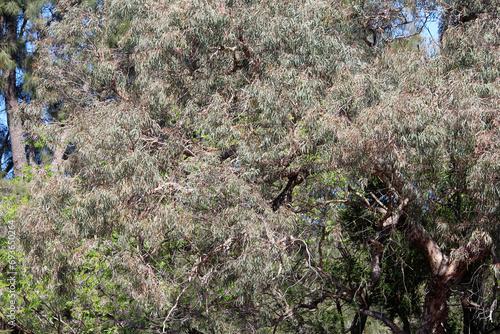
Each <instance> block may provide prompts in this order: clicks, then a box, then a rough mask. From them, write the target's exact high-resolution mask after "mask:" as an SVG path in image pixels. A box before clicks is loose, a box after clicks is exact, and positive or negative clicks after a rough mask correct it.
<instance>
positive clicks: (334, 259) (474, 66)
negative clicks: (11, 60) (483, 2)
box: [18, 0, 500, 333]
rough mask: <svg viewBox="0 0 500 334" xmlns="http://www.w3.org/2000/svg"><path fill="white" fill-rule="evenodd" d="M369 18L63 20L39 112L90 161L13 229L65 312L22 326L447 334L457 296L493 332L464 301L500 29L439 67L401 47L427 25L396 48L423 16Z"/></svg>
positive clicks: (346, 9)
mask: <svg viewBox="0 0 500 334" xmlns="http://www.w3.org/2000/svg"><path fill="white" fill-rule="evenodd" d="M377 3H378V2H377ZM367 4H371V3H368V2H359V3H358V2H356V1H353V2H345V1H320V0H318V1H303V2H267V1H246V2H238V1H220V2H204V1H196V0H193V1H182V2H163V1H154V0H148V1H122V2H118V1H89V2H79V3H72V2H65V1H62V2H61V3H60V5H59V7H56V8H55V9H54V10H55V12H56V13H57V11H61V12H64V17H63V18H62V20H61V21H60V22H57V23H55V24H53V25H50V26H48V27H47V28H46V29H47V30H46V31H45V33H44V34H45V36H46V38H44V39H43V40H41V41H40V43H39V46H38V47H39V52H40V57H39V59H38V61H37V67H36V69H37V71H36V73H35V74H36V76H37V78H38V79H37V80H38V81H39V82H40V83H41V86H40V90H39V94H40V96H42V97H44V99H43V100H38V101H35V102H34V103H31V104H30V105H28V106H26V107H25V108H24V112H25V114H26V115H29V116H30V117H32V119H33V120H34V121H29V120H27V126H28V128H29V129H30V131H33V132H34V133H36V134H37V135H38V136H40V137H44V138H45V137H55V136H56V135H57V134H58V133H59V135H60V136H61V137H63V136H64V137H63V138H62V140H61V141H62V142H71V143H72V144H73V145H74V147H75V152H74V153H73V154H71V155H70V156H69V159H68V160H67V161H64V162H61V163H60V164H59V163H58V165H57V167H56V168H53V171H56V172H48V171H47V170H45V169H39V170H36V169H35V170H34V171H33V179H32V181H31V182H30V183H29V185H30V186H31V198H30V201H29V202H28V203H27V204H26V205H25V206H24V207H23V208H22V209H21V210H20V215H19V220H18V226H19V233H20V235H21V241H22V243H23V246H24V249H25V251H26V257H25V260H24V261H25V262H24V266H25V268H26V273H27V274H29V275H33V277H34V279H33V282H30V281H26V282H25V286H24V289H26V291H39V292H40V293H39V294H40V295H42V294H48V292H47V291H51V290H53V291H57V292H58V293H57V294H50V297H48V298H45V299H44V300H41V299H40V298H39V297H37V296H35V295H29V296H26V300H25V303H26V305H25V306H26V312H24V313H23V317H24V318H23V319H24V322H23V325H24V326H26V327H27V328H30V330H31V331H37V328H38V330H40V331H44V332H47V331H49V332H50V331H55V328H57V330H59V331H62V332H79V333H83V332H91V331H101V332H102V331H104V330H105V329H106V330H111V329H113V328H114V329H118V328H122V329H121V330H122V331H126V330H128V331H134V330H135V331H137V332H141V331H142V332H146V331H160V332H172V333H174V332H180V331H186V332H195V333H196V332H200V331H201V332H269V331H272V332H344V331H346V330H349V331H351V332H352V333H361V332H363V330H364V329H365V327H366V322H367V319H368V318H373V319H375V320H377V321H380V323H381V324H383V325H385V326H388V327H389V328H390V329H391V330H392V331H393V332H396V333H401V332H403V331H405V332H413V331H416V332H417V333H444V332H445V330H447V328H449V326H448V325H447V318H448V313H449V306H448V300H449V298H450V297H451V296H452V295H453V296H454V295H458V296H460V297H461V298H462V301H463V302H464V303H465V302H469V304H468V305H469V306H471V305H472V306H474V305H477V307H479V308H482V309H480V310H479V311H481V312H486V311H487V310H491V312H492V314H494V313H495V312H496V308H495V307H494V305H496V300H495V299H494V298H496V297H495V294H491V295H485V296H484V297H485V298H483V301H484V303H482V305H479V304H478V303H476V302H474V300H473V298H471V297H474V296H470V295H469V294H468V291H469V290H468V289H467V285H464V286H465V287H466V288H462V285H460V284H462V283H464V282H463V278H465V277H470V276H471V275H472V274H473V272H471V270H472V269H475V268H477V267H480V266H483V267H484V266H485V264H486V263H487V261H488V259H490V258H491V250H492V247H493V243H494V242H495V241H494V240H495V239H494V238H492V236H494V235H495V233H496V232H498V231H497V228H498V209H499V204H500V203H499V196H498V192H499V183H498V175H500V174H499V173H500V164H499V161H500V160H499V157H500V155H499V138H500V137H499V132H498V131H499V127H498V126H499V122H500V119H499V117H500V116H499V114H500V113H499V112H498V111H499V110H498V102H499V101H498V97H499V94H498V93H499V79H498V78H499V73H498V71H499V70H498V67H497V66H495V65H494V64H496V63H498V60H499V59H498V58H499V54H498V52H497V50H498V46H499V35H498V33H497V32H498V29H499V22H498V19H491V18H495V16H494V15H496V14H495V13H490V14H488V15H491V17H489V19H481V18H479V19H478V20H473V21H469V22H466V23H464V25H463V26H460V27H451V28H449V29H448V30H447V31H446V33H445V34H444V35H443V39H442V43H443V47H444V50H445V51H444V52H442V53H441V54H440V55H438V56H436V57H435V58H433V59H428V58H429V57H428V54H427V52H426V51H425V50H419V49H418V48H412V47H405V46H404V45H401V44H397V41H394V39H398V36H401V37H404V36H407V37H408V36H410V35H412V32H411V29H417V30H418V29H420V27H421V26H419V25H418V24H420V22H425V17H427V15H428V14H427V13H426V12H425V11H424V12H423V13H424V14H425V15H424V17H423V18H420V19H419V20H417V21H415V22H414V25H412V24H409V26H408V27H405V28H404V29H400V28H395V27H393V26H392V25H390V24H389V22H396V24H398V25H399V24H403V23H404V22H405V17H406V19H407V20H408V19H409V16H406V15H409V14H408V13H410V12H411V11H412V10H413V13H414V15H418V14H419V13H422V12H421V11H419V10H414V9H413V8H412V7H408V8H407V9H404V10H403V9H401V8H400V6H401V4H400V3H397V2H394V4H393V5H394V8H398V11H394V10H392V9H391V8H392V7H390V6H391V3H386V4H387V6H389V7H384V6H381V7H377V6H375V5H374V4H375V3H373V4H372V5H371V6H366V7H363V6H364V5H367ZM417 9H418V8H417ZM377 10H378V13H379V14H380V18H379V19H377V18H376V15H375V14H374V13H376V11H377ZM384 13H390V14H391V15H395V16H394V17H392V18H391V20H389V21H384V20H385V16H384V15H385V14H384ZM394 13H396V14H394ZM398 15H400V16H398ZM365 19H369V21H370V22H372V25H367V23H366V22H367V21H364V20H365ZM377 22H378V23H380V24H381V25H380V26H377V25H373V24H375V23H377ZM397 22H399V23H397ZM369 27H371V28H369ZM398 27H399V26H398ZM367 29H368V30H367ZM370 29H372V30H374V31H375V33H376V34H375V35H373V34H372V36H371V37H370V36H367V31H369V32H370V31H371V30H370ZM384 29H385V30H384ZM391 29H392V30H391ZM381 40H385V41H386V42H384V43H381V42H380V41H381ZM47 104H51V105H57V106H58V108H59V110H60V112H62V113H65V115H66V118H65V121H64V129H65V131H64V133H63V134H62V135H61V133H60V127H59V125H60V124H58V125H57V126H56V125H55V124H52V125H49V126H47V125H46V124H42V125H40V124H39V123H37V122H36V120H37V119H39V117H40V115H41V114H42V113H43V112H45V108H46V105H47ZM40 208H42V210H40ZM423 264H425V265H423ZM424 267H427V268H424ZM28 268H29V270H28ZM395 268H397V271H396V270H395ZM484 272H485V275H486V274H487V270H486V269H484ZM464 275H465V276H464ZM490 277H491V276H490ZM399 280H402V283H403V284H401V283H400V282H399ZM408 287H410V288H412V287H413V288H414V291H408ZM420 292H423V293H420ZM398 298H399V299H398ZM386 300H393V301H396V302H400V303H401V304H403V305H408V307H406V306H405V307H403V306H402V307H400V308H398V307H390V306H387V305H386V303H387V302H386ZM30 305H31V306H30ZM314 312H315V313H314ZM459 312H462V311H461V310H459ZM478 314H479V313H478ZM495 314H496V313H495ZM41 315H44V316H41ZM491 319H492V320H493V317H492V318H491ZM399 324H403V329H401V328H400V326H399ZM490 325H491V324H488V326H490ZM447 326H448V327H447ZM490 328H491V327H490Z"/></svg>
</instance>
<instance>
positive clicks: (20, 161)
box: [3, 15, 27, 177]
mask: <svg viewBox="0 0 500 334" xmlns="http://www.w3.org/2000/svg"><path fill="white" fill-rule="evenodd" d="M5 37H6V42H7V43H8V44H9V45H13V44H15V43H16V41H17V19H16V17H15V16H10V15H6V16H5ZM11 56H12V55H11ZM13 58H14V57H13ZM3 77H4V84H5V87H4V95H5V110H6V111H7V122H8V125H9V134H10V143H11V148H12V161H13V163H14V176H16V177H17V176H22V174H23V167H24V166H25V165H26V163H27V161H26V153H25V148H24V131H23V125H22V122H21V120H20V119H18V118H16V117H14V116H13V112H14V110H16V109H17V108H18V107H19V102H18V97H17V87H16V69H15V68H13V69H8V70H5V71H4V72H3Z"/></svg>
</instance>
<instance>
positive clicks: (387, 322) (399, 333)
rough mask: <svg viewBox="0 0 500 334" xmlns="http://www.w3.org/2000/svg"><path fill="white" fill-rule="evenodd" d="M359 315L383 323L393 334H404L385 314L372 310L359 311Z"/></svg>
mask: <svg viewBox="0 0 500 334" xmlns="http://www.w3.org/2000/svg"><path fill="white" fill-rule="evenodd" d="M359 313H360V314H362V315H364V316H367V317H372V318H375V319H378V320H380V321H382V322H383V323H384V324H385V325H386V326H387V327H389V328H390V329H391V330H392V332H393V333H397V334H403V331H402V330H401V329H400V328H399V327H398V326H397V325H396V324H395V323H394V322H392V321H391V320H389V319H388V318H387V317H386V316H385V315H384V314H383V313H380V312H374V311H370V310H359Z"/></svg>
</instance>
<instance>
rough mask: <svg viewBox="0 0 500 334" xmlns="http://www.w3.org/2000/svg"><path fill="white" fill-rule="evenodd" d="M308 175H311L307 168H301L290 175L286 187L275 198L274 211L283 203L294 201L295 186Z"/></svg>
mask: <svg viewBox="0 0 500 334" xmlns="http://www.w3.org/2000/svg"><path fill="white" fill-rule="evenodd" d="M307 176H309V172H308V171H307V170H304V169H300V170H299V171H298V172H297V173H295V174H293V175H290V176H289V177H288V183H287V184H286V186H285V189H283V191H282V192H281V193H280V194H279V195H278V197H276V198H275V199H274V200H273V202H272V204H271V206H272V208H273V211H277V210H278V209H279V208H280V207H281V206H282V205H284V204H287V203H290V202H291V201H292V192H293V188H295V186H298V185H299V184H301V183H302V182H304V180H305V179H306V177H307Z"/></svg>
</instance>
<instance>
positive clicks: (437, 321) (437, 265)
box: [405, 222, 491, 334]
mask: <svg viewBox="0 0 500 334" xmlns="http://www.w3.org/2000/svg"><path fill="white" fill-rule="evenodd" d="M405 225H406V230H407V238H408V239H409V241H410V242H411V243H412V244H413V245H414V246H415V247H416V248H417V249H418V250H419V251H420V252H421V253H422V254H423V255H424V256H425V258H426V259H427V262H428V263H429V266H430V269H431V277H430V279H429V281H428V284H427V295H426V296H425V302H424V310H423V311H424V312H423V315H422V320H421V325H420V328H419V329H418V330H417V332H416V333H417V334H431V333H432V334H443V333H445V328H446V321H447V318H448V297H449V295H450V292H451V288H452V287H454V286H455V285H456V284H457V283H458V282H459V281H460V279H461V278H462V276H463V274H464V273H465V272H466V270H467V267H468V266H469V265H471V264H472V263H474V262H476V261H480V260H483V259H485V258H486V257H487V256H488V255H489V254H490V250H491V238H490V237H489V235H488V234H486V233H481V232H475V233H473V235H472V236H471V239H470V240H469V242H468V243H467V244H465V245H463V246H461V247H460V248H459V249H457V250H456V251H457V253H458V254H461V255H462V256H460V257H457V258H451V257H448V256H447V255H445V254H444V253H443V252H442V250H441V248H440V247H439V246H438V244H437V243H436V242H435V241H434V240H433V238H432V237H431V236H430V234H429V233H428V232H427V231H426V230H425V229H424V227H423V226H422V225H420V224H410V223H408V222H407V223H406V224H405Z"/></svg>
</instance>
